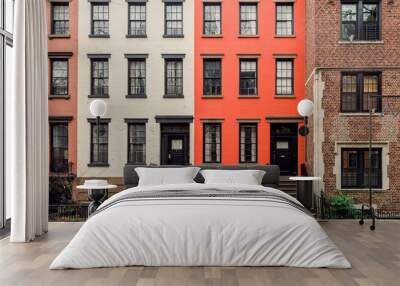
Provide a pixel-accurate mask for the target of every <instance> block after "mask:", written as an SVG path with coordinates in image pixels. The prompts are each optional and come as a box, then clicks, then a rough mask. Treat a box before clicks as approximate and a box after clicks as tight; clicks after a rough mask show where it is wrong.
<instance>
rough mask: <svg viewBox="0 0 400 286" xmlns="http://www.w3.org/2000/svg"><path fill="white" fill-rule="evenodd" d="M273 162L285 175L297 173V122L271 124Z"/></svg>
mask: <svg viewBox="0 0 400 286" xmlns="http://www.w3.org/2000/svg"><path fill="white" fill-rule="evenodd" d="M271 164H274V165H278V166H279V167H280V169H281V174H283V175H297V165H298V162H297V124H296V123H285V124H283V123H279V124H278V123H273V124H271Z"/></svg>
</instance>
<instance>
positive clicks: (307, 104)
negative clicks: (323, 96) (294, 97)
mask: <svg viewBox="0 0 400 286" xmlns="http://www.w3.org/2000/svg"><path fill="white" fill-rule="evenodd" d="M297 112H298V113H299V114H300V115H301V116H302V117H303V118H304V126H302V127H300V128H299V134H300V135H301V136H304V140H305V158H304V159H305V160H307V134H308V133H309V130H308V127H307V125H308V117H309V116H311V115H312V114H313V112H314V103H313V102H312V101H311V100H309V99H303V100H302V101H300V102H299V104H298V105H297Z"/></svg>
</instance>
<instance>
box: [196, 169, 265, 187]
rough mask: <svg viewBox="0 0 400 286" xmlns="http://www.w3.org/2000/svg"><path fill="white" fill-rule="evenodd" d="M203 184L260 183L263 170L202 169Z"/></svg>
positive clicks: (263, 173)
mask: <svg viewBox="0 0 400 286" xmlns="http://www.w3.org/2000/svg"><path fill="white" fill-rule="evenodd" d="M200 173H201V174H202V175H203V177H204V183H205V184H213V183H224V184H246V185H261V182H262V179H263V177H264V175H265V171H261V170H202V171H201V172H200Z"/></svg>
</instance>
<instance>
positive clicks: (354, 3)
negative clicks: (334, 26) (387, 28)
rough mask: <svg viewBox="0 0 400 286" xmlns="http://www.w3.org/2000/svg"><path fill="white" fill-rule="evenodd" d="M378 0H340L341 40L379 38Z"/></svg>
mask: <svg viewBox="0 0 400 286" xmlns="http://www.w3.org/2000/svg"><path fill="white" fill-rule="evenodd" d="M380 2H381V1H380V0H342V1H341V34H342V35H341V38H342V40H344V41H353V40H356V41H377V40H380V36H381V35H380V34H381V29H380V17H381V16H380Z"/></svg>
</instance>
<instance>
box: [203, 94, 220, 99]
mask: <svg viewBox="0 0 400 286" xmlns="http://www.w3.org/2000/svg"><path fill="white" fill-rule="evenodd" d="M201 98H204V99H221V98H224V97H223V96H222V95H220V94H217V95H203V96H202V97H201Z"/></svg>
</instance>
